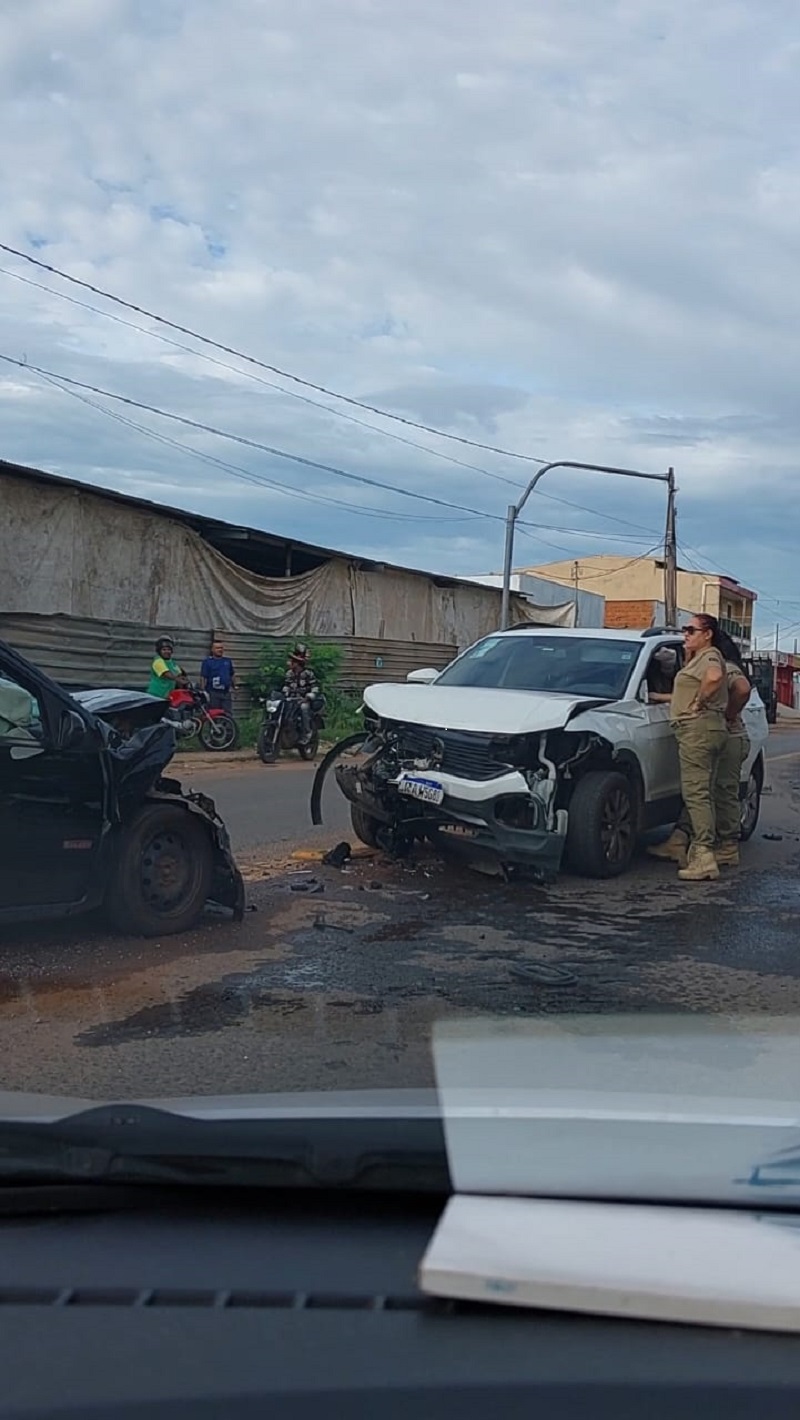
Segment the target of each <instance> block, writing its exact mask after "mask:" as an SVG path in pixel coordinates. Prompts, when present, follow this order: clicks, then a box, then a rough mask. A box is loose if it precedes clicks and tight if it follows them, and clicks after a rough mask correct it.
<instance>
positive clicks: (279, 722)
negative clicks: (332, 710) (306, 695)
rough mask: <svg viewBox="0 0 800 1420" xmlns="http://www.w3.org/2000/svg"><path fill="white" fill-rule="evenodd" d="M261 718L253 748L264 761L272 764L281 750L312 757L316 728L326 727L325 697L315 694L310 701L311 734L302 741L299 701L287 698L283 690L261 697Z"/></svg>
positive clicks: (314, 747) (314, 749) (304, 757)
mask: <svg viewBox="0 0 800 1420" xmlns="http://www.w3.org/2000/svg"><path fill="white" fill-rule="evenodd" d="M261 704H262V705H263V707H264V718H263V720H262V722H261V729H260V730H259V732H258V740H257V743H256V749H257V751H258V757H259V759H260V760H261V761H262V763H263V764H274V763H275V760H276V759H277V758H278V755H279V754H280V752H281V750H285V751H287V752H288V751H289V750H292V749H296V750H297V752H298V754H299V755H300V758H301V759H314V757H315V755H316V753H317V750H318V749H319V732H320V730H323V729H324V728H325V718H324V713H323V712H324V710H325V699H324V696H322V695H318V696H317V697H316V698H315V699H314V700H312V702H311V738H310V739H309V740H308V741H307V742H306V744H301V743H300V741H301V738H302V734H303V722H302V719H301V717H300V702H299V701H298V700H290V699H289V698H288V696H286V695H284V694H283V692H282V691H276V692H275V694H273V695H267V696H265V697H264V699H262V701H261Z"/></svg>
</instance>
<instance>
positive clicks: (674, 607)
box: [664, 468, 678, 631]
mask: <svg viewBox="0 0 800 1420" xmlns="http://www.w3.org/2000/svg"><path fill="white" fill-rule="evenodd" d="M664 613H665V616H666V619H667V626H668V627H669V629H670V630H671V631H672V630H675V629H676V628H677V625H678V538H677V534H676V531H675V470H674V468H670V469H668V471H667V531H666V536H665V538H664Z"/></svg>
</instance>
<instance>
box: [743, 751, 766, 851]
mask: <svg viewBox="0 0 800 1420" xmlns="http://www.w3.org/2000/svg"><path fill="white" fill-rule="evenodd" d="M763 786H764V766H763V764H762V763H761V760H760V759H757V760H756V762H755V764H754V765H753V767H752V768H751V770H750V773H749V775H748V777H747V784H746V785H745V790H744V797H743V799H742V827H741V832H740V837H741V840H742V842H743V843H746V842H747V840H748V838H752V837H753V834H754V833H755V831H756V828H757V826H758V818H759V814H760V813H761V791H762V789H763Z"/></svg>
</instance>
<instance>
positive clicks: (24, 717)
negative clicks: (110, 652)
mask: <svg viewBox="0 0 800 1420" xmlns="http://www.w3.org/2000/svg"><path fill="white" fill-rule="evenodd" d="M113 694H115V693H114V692H112V695H113ZM138 699H139V700H140V701H141V700H142V699H144V697H138ZM147 699H150V697H147ZM83 700H84V703H81V700H80V699H78V698H77V697H75V696H72V695H70V694H68V692H67V691H66V690H64V689H63V688H62V687H61V686H59V685H57V684H56V682H55V681H53V680H50V678H49V677H48V676H46V675H44V674H43V672H42V671H40V670H38V669H37V667H36V666H33V665H31V663H30V662H29V661H27V660H25V659H24V657H22V656H20V655H18V654H17V653H16V652H15V651H14V650H13V649H12V648H11V647H10V646H8V645H7V644H6V643H5V642H2V641H0V923H2V922H5V921H26V920H35V919H41V918H48V917H64V916H69V915H74V914H76V913H81V912H87V911H90V910H91V909H93V908H96V907H100V906H103V907H104V908H105V910H106V912H107V914H108V916H109V917H110V918H111V920H112V922H113V924H114V925H115V926H116V927H118V928H119V929H120V930H121V931H124V932H136V933H141V934H143V935H146V936H156V935H160V934H167V933H170V932H182V931H185V930H186V929H187V928H189V927H191V926H192V925H193V923H194V922H196V921H197V919H198V917H199V916H200V914H201V912H202V910H203V907H204V905H205V903H206V902H208V901H212V902H216V903H219V904H220V905H222V906H224V907H228V908H230V909H231V910H232V912H233V914H234V916H235V917H236V918H240V917H241V916H242V914H243V912H244V885H243V883H242V878H241V874H240V873H239V870H238V868H237V867H236V864H235V862H234V859H233V856H232V853H231V848H230V840H229V838H228V833H227V829H226V828H225V825H224V823H223V822H222V820H221V819H220V817H219V815H218V814H217V811H216V809H215V807H214V804H213V802H212V800H211V799H209V798H207V797H206V796H205V795H204V794H198V793H192V792H188V791H184V790H183V789H182V788H181V785H180V784H179V783H178V781H177V780H175V779H171V778H165V777H164V770H165V769H166V767H167V765H168V764H169V762H170V760H171V759H172V757H173V754H174V752H175V730H174V728H173V726H172V725H170V724H169V723H168V722H165V721H164V720H163V719H161V718H160V716H159V718H155V711H154V710H153V709H152V708H151V709H150V713H148V714H147V716H146V718H147V719H153V721H154V722H153V723H150V724H145V725H143V726H142V727H140V728H133V729H132V732H130V730H131V728H132V727H128V728H129V733H128V734H127V736H126V735H124V734H121V733H120V732H119V730H118V729H116V728H114V726H113V724H111V723H109V722H108V719H106V718H105V716H104V717H103V718H101V717H100V715H98V714H96V713H92V710H91V709H90V708H89V704H87V703H85V702H86V701H88V700H89V697H83ZM101 703H102V702H101V700H100V699H99V698H98V700H97V702H96V704H95V708H96V709H98V710H100V709H101ZM105 708H106V709H108V708H110V707H105ZM119 708H120V707H119V706H116V705H115V706H114V709H119ZM112 718H113V717H112Z"/></svg>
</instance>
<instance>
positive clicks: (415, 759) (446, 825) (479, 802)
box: [336, 627, 769, 879]
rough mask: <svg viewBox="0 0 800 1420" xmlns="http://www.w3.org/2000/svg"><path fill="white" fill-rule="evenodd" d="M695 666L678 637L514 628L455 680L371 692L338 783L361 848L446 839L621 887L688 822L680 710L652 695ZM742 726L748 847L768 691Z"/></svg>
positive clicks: (466, 663)
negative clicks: (357, 746)
mask: <svg viewBox="0 0 800 1420" xmlns="http://www.w3.org/2000/svg"><path fill="white" fill-rule="evenodd" d="M665 649H666V652H667V654H665ZM683 654H684V651H683V641H682V638H681V637H680V635H678V634H676V633H675V632H672V633H669V632H637V631H603V630H588V629H587V630H570V631H564V630H552V629H550V628H543V627H515V628H514V629H513V630H511V631H504V632H497V633H496V634H495V635H492V636H486V637H484V638H483V640H481V641H478V642H476V643H475V645H474V646H470V647H469V649H468V650H466V651H464V652H463V653H462V654H461V655H460V656H459V657H458V658H457V659H456V660H455V661H453V662H452V663H451V664H450V665H449V666H448V667H447V668H446V669H445V670H444V671H441V672H437V671H435V670H419V671H413V672H412V673H411V675H410V676H409V677H408V680H409V681H410V682H414V683H413V684H406V685H372V686H370V687H369V688H368V689H367V691H366V692H365V694H364V718H365V728H366V730H367V732H368V739H367V742H366V743H365V744H364V745H363V747H362V748H361V751H360V753H359V755H358V757H357V758H356V759H352V758H351V759H348V760H340V761H339V763H338V765H337V768H336V778H337V781H338V783H339V786H340V788H341V790H342V792H343V793H344V794H345V796H346V798H348V799H349V800H350V803H351V806H352V807H351V814H352V821H353V828H354V830H355V832H356V834H357V835H358V837H359V838H361V839H362V840H363V841H364V842H366V843H369V844H371V845H373V846H374V845H376V844H378V843H383V844H385V845H387V846H388V845H389V843H390V842H391V843H394V844H396V845H398V846H401V845H402V843H403V842H404V841H408V840H410V839H413V838H415V837H416V838H420V837H427V838H431V839H434V840H443V839H445V838H446V839H447V840H448V841H449V842H451V843H452V845H453V846H454V847H460V848H462V849H464V850H467V851H470V852H472V853H473V854H478V855H481V856H486V855H487V854H489V855H491V856H492V857H494V858H495V859H497V860H498V861H500V862H501V863H508V864H525V865H527V866H528V867H532V868H533V869H535V870H538V873H539V875H540V876H541V877H542V878H543V879H550V878H552V877H553V876H554V875H555V874H556V873H557V872H558V869H559V867H560V865H561V860H562V857H563V856H566V859H567V861H568V863H569V865H570V866H571V867H572V868H573V869H575V870H576V871H578V872H580V873H582V874H584V875H586V876H589V877H595V878H610V877H615V876H616V875H617V874H619V873H622V872H624V871H625V869H626V868H627V867H628V865H629V863H630V861H631V858H632V857H633V854H634V851H635V847H636V840H637V836H638V835H639V833H640V832H642V831H644V830H646V829H650V828H656V827H659V826H661V825H667V824H672V823H674V822H675V819H676V818H677V815H678V812H679V808H680V777H679V771H678V754H677V747H676V743H675V738H674V735H673V733H672V731H671V729H670V725H669V711H668V707H667V705H666V704H651V703H649V695H650V694H651V693H653V692H656V691H661V692H662V693H664V692H666V691H668V690H669V688H670V681H671V679H672V678H673V677H674V674H675V672H676V671H677V669H678V667H679V666H680V664H681V663H682V658H683ZM670 668H671V671H670ZM744 719H745V724H746V728H747V733H748V735H749V738H750V745H751V750H750V755H749V757H748V760H747V763H746V765H745V768H744V771H743V775H744V777H743V779H742V837H743V838H749V837H750V836H751V834H752V833H753V832H754V830H755V827H756V823H757V821H758V814H759V807H760V800H761V790H762V787H763V784H764V750H765V746H766V743H767V738H768V735H769V726H768V724H767V717H766V711H765V709H764V706H763V704H762V702H761V700H760V698H759V696H758V694H757V692H756V691H753V694H752V696H751V698H750V702H749V704H748V705H747V706H746V708H745V711H744Z"/></svg>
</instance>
